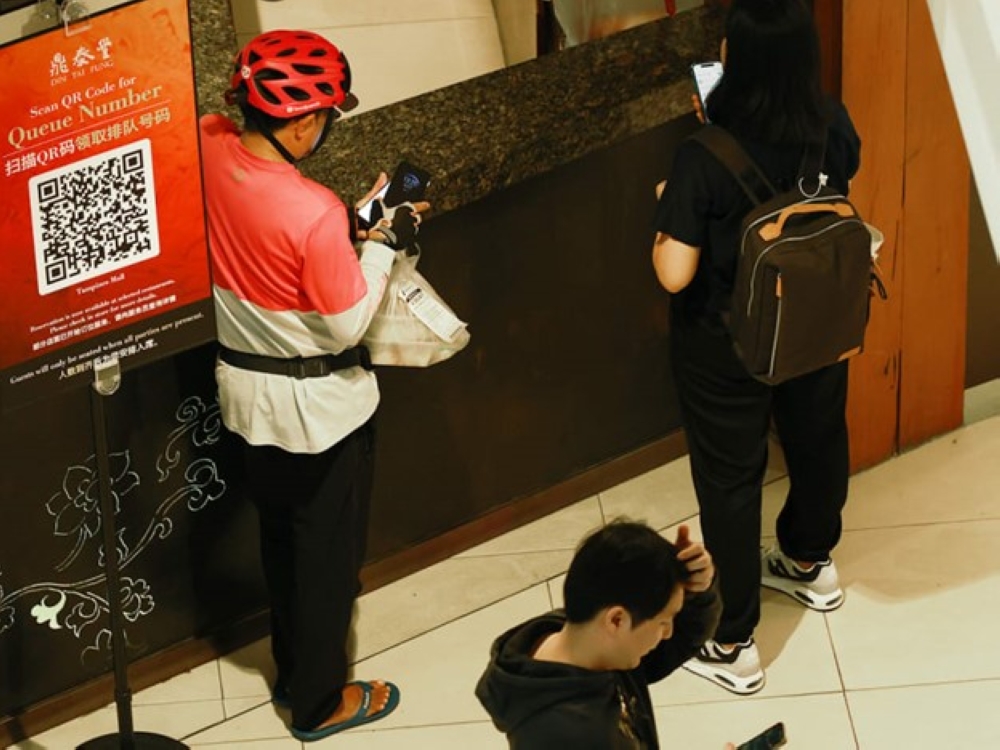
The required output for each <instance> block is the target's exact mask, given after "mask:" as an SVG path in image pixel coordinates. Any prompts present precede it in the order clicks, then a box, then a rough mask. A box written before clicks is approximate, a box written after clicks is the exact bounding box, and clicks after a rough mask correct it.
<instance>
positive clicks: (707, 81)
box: [691, 60, 722, 122]
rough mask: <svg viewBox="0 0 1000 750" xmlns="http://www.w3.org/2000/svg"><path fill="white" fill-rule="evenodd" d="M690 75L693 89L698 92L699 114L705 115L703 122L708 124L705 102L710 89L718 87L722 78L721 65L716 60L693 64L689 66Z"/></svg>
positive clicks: (710, 91)
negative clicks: (692, 77) (692, 78)
mask: <svg viewBox="0 0 1000 750" xmlns="http://www.w3.org/2000/svg"><path fill="white" fill-rule="evenodd" d="M691 75H693V76H694V88H695V91H697V92H698V99H699V100H700V101H701V112H702V114H703V115H705V122H708V110H707V109H706V107H705V101H706V100H707V99H708V95H709V94H711V93H712V89H714V88H715V87H716V85H718V83H719V80H720V79H721V78H722V63H721V62H719V61H718V60H712V61H710V62H703V63H695V64H694V65H692V66H691Z"/></svg>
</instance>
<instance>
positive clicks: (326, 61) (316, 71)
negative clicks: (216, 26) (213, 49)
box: [231, 31, 358, 119]
mask: <svg viewBox="0 0 1000 750" xmlns="http://www.w3.org/2000/svg"><path fill="white" fill-rule="evenodd" d="M231 86H232V92H235V91H236V90H237V89H239V88H240V87H241V86H245V87H246V102H247V104H249V105H250V106H251V107H253V108H254V109H258V110H260V111H261V112H263V113H265V114H268V115H271V116H272V117H278V118H282V119H288V118H291V117H296V116H298V115H302V114H305V113H307V112H311V111H313V110H319V109H330V108H331V107H336V108H338V109H341V110H343V111H348V110H350V109H353V108H354V107H355V106H356V105H357V103H358V100H357V97H355V96H354V95H353V94H351V67H350V65H348V63H347V58H346V57H345V56H344V53H343V52H341V51H340V50H339V49H337V48H336V47H335V46H334V45H333V44H332V43H331V42H330V41H329V40H327V39H325V38H324V37H322V36H320V35H319V34H314V33H313V32H311V31H268V32H265V33H263V34H261V35H259V36H257V37H255V38H254V39H251V40H250V41H249V42H248V43H247V44H246V46H245V47H244V48H243V49H242V50H240V53H239V54H238V55H237V56H236V64H235V67H234V69H233V76H232V79H231Z"/></svg>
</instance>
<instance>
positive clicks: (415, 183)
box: [382, 161, 431, 206]
mask: <svg viewBox="0 0 1000 750" xmlns="http://www.w3.org/2000/svg"><path fill="white" fill-rule="evenodd" d="M430 184H431V176H430V173H429V172H427V171H426V170H423V169H421V168H420V167H417V166H414V165H413V164H410V163H409V162H408V161H401V162H400V163H399V166H397V167H396V171H395V172H393V173H392V179H391V180H389V189H388V191H386V194H385V197H384V198H383V199H382V200H383V201H385V205H387V206H398V205H399V204H400V203H406V202H407V201H408V202H410V203H415V202H416V201H422V200H423V199H424V196H425V195H426V194H427V186H428V185H430Z"/></svg>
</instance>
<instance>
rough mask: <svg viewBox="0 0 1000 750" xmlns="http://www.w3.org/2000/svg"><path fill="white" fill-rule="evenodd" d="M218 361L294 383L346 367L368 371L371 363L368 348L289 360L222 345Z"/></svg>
mask: <svg viewBox="0 0 1000 750" xmlns="http://www.w3.org/2000/svg"><path fill="white" fill-rule="evenodd" d="M219 359H221V360H222V361H223V362H225V363H226V364H229V365H232V366H233V367H239V368H240V369H241V370H254V371H255V372H267V373H271V374H272V375H286V376H288V377H290V378H296V379H297V380H302V379H303V378H322V377H326V376H327V375H329V374H330V373H331V372H336V371H337V370H346V369H347V368H348V367H355V366H358V365H360V366H361V367H363V368H365V369H366V370H371V369H372V360H371V357H370V356H368V349H366V348H365V347H363V346H355V347H352V348H350V349H345V350H344V351H342V352H341V353H340V354H324V355H321V356H319V357H294V358H292V359H282V358H281V357H267V356H264V355H263V354H249V353H247V352H238V351H235V350H234V349H227V348H226V347H224V346H223V347H220V349H219Z"/></svg>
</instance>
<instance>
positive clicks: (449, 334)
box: [399, 282, 466, 341]
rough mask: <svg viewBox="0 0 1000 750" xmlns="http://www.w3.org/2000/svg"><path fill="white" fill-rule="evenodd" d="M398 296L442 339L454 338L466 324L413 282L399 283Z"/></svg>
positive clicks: (449, 339)
mask: <svg viewBox="0 0 1000 750" xmlns="http://www.w3.org/2000/svg"><path fill="white" fill-rule="evenodd" d="M399 297H400V299H402V300H403V302H405V303H406V305H407V307H409V308H410V310H412V311H413V314H414V315H416V316H417V317H418V318H419V319H420V321H421V322H422V323H423V324H424V325H425V326H427V327H428V328H430V329H431V330H432V331H433V332H434V333H435V335H437V336H438V337H440V338H441V339H443V340H444V341H451V340H452V339H454V338H455V336H456V335H457V334H458V332H459V331H461V330H462V329H463V328H464V327H465V325H466V324H465V323H464V322H462V321H461V320H459V319H458V318H456V317H455V315H454V313H452V312H451V310H449V309H448V308H446V307H445V306H444V305H442V304H441V303H440V302H438V301H437V300H436V299H434V298H433V297H432V296H431V295H429V294H427V293H426V292H424V290H423V289H422V288H421V287H420V286H419V285H417V284H414V283H413V282H408V283H406V284H401V285H400V287H399Z"/></svg>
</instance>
